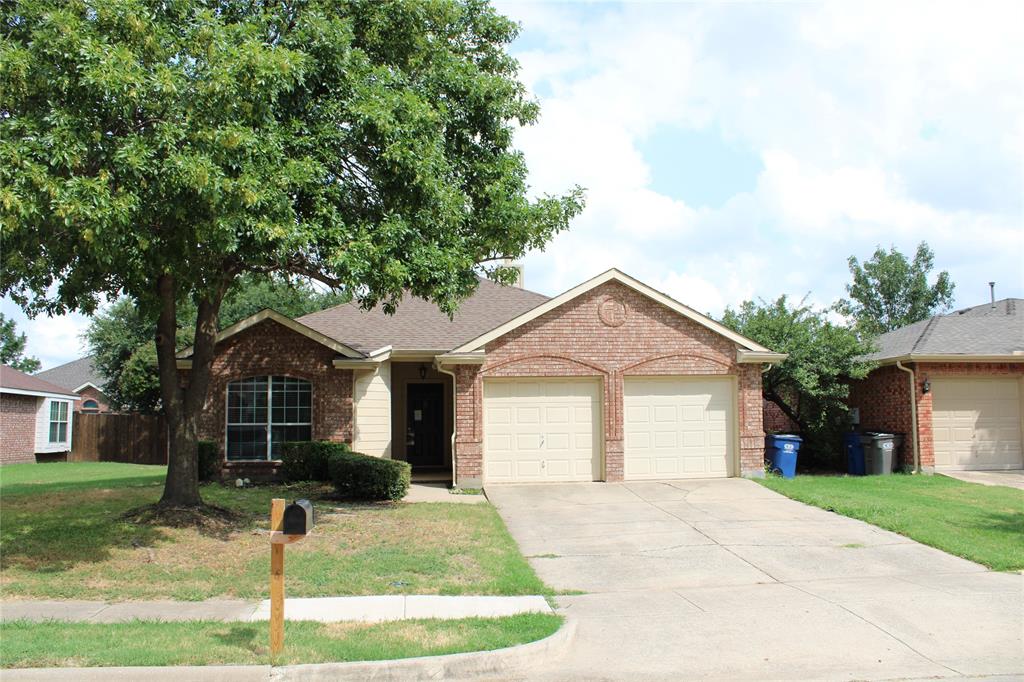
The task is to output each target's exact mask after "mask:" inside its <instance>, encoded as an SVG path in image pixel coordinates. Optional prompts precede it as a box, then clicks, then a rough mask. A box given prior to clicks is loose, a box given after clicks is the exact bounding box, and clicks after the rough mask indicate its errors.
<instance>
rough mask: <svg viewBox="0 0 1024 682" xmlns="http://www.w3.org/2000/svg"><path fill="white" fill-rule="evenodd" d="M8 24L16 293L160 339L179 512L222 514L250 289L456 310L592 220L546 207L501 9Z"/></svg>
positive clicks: (203, 2)
mask: <svg viewBox="0 0 1024 682" xmlns="http://www.w3.org/2000/svg"><path fill="white" fill-rule="evenodd" d="M0 25H2V31H3V38H4V39H3V41H2V44H0V226H2V230H3V240H4V250H3V253H2V254H0V264H2V268H0V295H2V294H9V295H10V296H11V297H12V298H13V299H14V300H15V301H17V302H18V303H19V304H20V305H21V306H22V307H23V308H24V309H25V310H27V311H29V312H33V313H38V312H46V313H51V314H54V313H61V312H64V311H67V310H81V311H84V312H91V311H93V310H94V309H95V307H96V305H97V303H98V302H99V301H100V300H101V299H102V298H103V297H107V298H114V297H117V296H120V295H125V296H127V297H129V298H131V299H132V300H134V301H136V302H137V303H138V304H139V306H140V309H141V310H142V311H143V315H144V317H146V318H147V319H152V318H155V319H156V320H157V330H156V334H155V342H156V351H157V359H158V364H159V368H160V390H161V403H162V404H163V407H164V410H165V412H166V413H167V416H168V423H169V429H170V441H171V453H172V454H171V457H170V461H169V467H168V479H167V486H166V487H165V491H164V497H163V502H164V503H165V504H167V505H197V504H199V503H200V498H199V493H198V487H197V484H196V482H195V481H196V468H195V458H196V457H195V452H196V446H195V442H196V423H197V422H196V419H197V415H198V413H199V410H200V409H201V406H202V405H203V403H204V402H205V399H206V390H207V387H208V385H209V371H210V365H211V362H212V358H213V352H214V349H213V344H214V339H215V337H216V334H217V329H218V325H217V320H218V316H219V310H220V305H221V302H222V300H223V297H224V295H225V294H226V292H227V291H228V290H229V289H230V288H231V286H232V284H233V282H234V281H235V279H236V278H237V277H238V276H240V275H242V274H243V273H254V274H267V273H286V274H289V275H296V276H304V277H309V278H312V279H316V280H320V281H322V282H324V283H326V284H328V285H329V286H331V287H334V288H337V289H340V290H343V291H345V292H347V293H348V294H350V295H352V296H353V297H354V298H355V299H357V300H358V301H360V302H361V303H362V304H364V305H367V306H372V305H375V304H377V303H382V304H383V305H384V306H385V308H386V309H393V306H394V304H395V303H396V302H397V301H398V300H399V299H400V297H401V296H402V295H403V293H404V292H406V291H408V292H411V293H412V294H413V295H415V296H420V297H422V298H425V299H428V300H431V301H434V302H436V303H437V304H438V305H439V306H440V307H441V308H442V309H443V310H445V311H448V312H450V311H452V310H454V309H455V307H456V306H457V305H458V302H459V301H460V299H461V298H463V297H464V296H466V295H468V294H469V293H471V292H472V290H473V289H474V288H475V287H476V285H477V279H476V274H477V272H478V270H479V269H480V268H483V269H484V270H485V271H487V272H488V273H489V274H490V275H491V276H492V277H494V278H496V279H498V280H501V281H511V279H512V278H513V277H514V274H515V273H514V272H513V271H511V270H510V269H507V268H501V267H500V266H499V265H498V264H499V263H501V260H500V259H502V258H519V257H521V256H523V255H524V254H525V253H526V251H528V250H530V249H535V248H543V247H544V245H545V244H546V243H547V242H548V241H549V240H550V239H551V237H552V236H553V235H554V234H555V233H557V232H558V231H560V230H563V229H565V228H566V227H567V226H568V223H569V220H570V219H571V218H572V217H573V216H574V215H576V214H577V213H578V212H579V211H580V210H581V205H582V192H581V190H580V189H579V188H575V189H573V188H570V189H569V190H568V192H567V194H565V195H564V196H543V197H540V198H531V197H530V193H529V191H528V187H527V185H526V177H527V167H526V164H525V162H524V159H523V157H522V155H521V154H520V153H519V152H517V151H516V150H515V149H514V147H513V146H512V138H513V134H514V132H515V130H516V128H517V127H519V126H522V125H528V124H531V123H533V122H534V121H535V120H536V119H537V116H538V107H537V105H536V103H535V102H533V101H531V100H530V99H529V98H528V97H527V96H526V94H525V89H524V87H523V85H522V84H521V83H520V82H519V81H518V80H517V71H518V64H517V63H516V61H515V60H514V59H513V58H512V57H510V56H509V55H508V53H507V52H506V50H505V46H506V45H507V44H508V43H509V42H510V41H511V40H513V39H514V38H515V36H516V34H517V31H518V28H517V26H516V24H515V23H513V22H512V21H510V20H508V19H506V18H504V17H502V16H500V15H499V14H498V13H496V12H495V11H494V9H493V8H492V7H490V5H489V4H487V3H486V2H484V1H483V0H463V1H461V2H457V1H455V0H449V1H445V0H392V1H389V2H380V1H377V0H348V1H345V0H306V1H304V2H267V1H262V0H255V1H254V0H176V1H175V2H156V1H153V0H14V1H12V2H6V3H4V4H3V5H2V6H0ZM185 301H190V302H191V304H192V305H194V306H195V310H196V329H195V334H194V339H193V343H192V344H191V345H192V346H193V347H194V349H195V351H194V355H193V361H192V369H191V370H190V372H189V376H188V381H187V383H184V385H183V382H182V381H181V377H179V375H178V370H177V368H176V362H175V358H174V352H175V348H176V338H175V337H176V335H177V330H178V327H179V324H178V320H179V315H178V305H179V304H181V303H182V302H185Z"/></svg>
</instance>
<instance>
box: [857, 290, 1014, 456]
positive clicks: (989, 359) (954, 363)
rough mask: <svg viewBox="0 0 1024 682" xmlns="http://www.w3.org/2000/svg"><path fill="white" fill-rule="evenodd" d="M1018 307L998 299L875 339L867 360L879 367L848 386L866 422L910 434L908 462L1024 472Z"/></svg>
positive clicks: (866, 425)
mask: <svg viewBox="0 0 1024 682" xmlns="http://www.w3.org/2000/svg"><path fill="white" fill-rule="evenodd" d="M1022 305H1024V300H1022V299H1015V298H1008V299H1004V300H1001V301H994V302H992V303H988V304H985V305H979V306H974V307H971V308H966V309H964V310H958V311H956V312H953V313H949V314H948V315H938V316H936V317H932V318H930V319H928V320H923V321H921V322H916V323H914V324H911V325H908V326H906V327H903V328H901V329H896V330H894V331H891V332H889V333H887V334H883V335H882V336H881V337H879V339H878V346H879V350H878V351H877V352H876V353H874V354H872V355H870V356H868V359H870V360H873V361H875V362H877V363H879V365H880V366H879V367H878V368H877V369H875V370H874V371H873V372H871V374H870V375H869V376H868V377H867V378H866V379H864V380H863V381H860V382H857V383H855V384H854V385H853V386H852V387H851V392H850V401H849V403H850V406H851V407H855V408H857V411H858V412H859V419H860V426H861V428H862V429H865V430H874V431H889V432H895V433H901V434H905V435H909V438H908V439H906V442H905V443H904V447H903V448H902V454H901V457H902V463H903V465H904V466H905V467H907V468H912V467H914V466H915V458H916V459H917V466H919V467H920V469H921V470H923V471H932V470H940V471H941V470H942V469H977V470H986V469H989V470H992V469H1021V468H1024V454H1022V453H1024V448H1022V440H1024V439H1022V431H1024V412H1022V409H1021V408H1022V400H1021V395H1022V393H1024V314H1022V313H1024V311H1022ZM912 387H913V388H912Z"/></svg>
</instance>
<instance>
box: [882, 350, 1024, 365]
mask: <svg viewBox="0 0 1024 682" xmlns="http://www.w3.org/2000/svg"><path fill="white" fill-rule="evenodd" d="M868 362H875V363H877V364H879V365H883V366H884V365H895V364H896V363H897V362H1024V353H1016V352H1014V353H1011V354H1002V355H968V354H966V353H964V354H959V355H955V354H949V355H935V354H929V355H924V354H916V353H911V354H909V355H900V356H898V357H892V358H883V359H881V360H868Z"/></svg>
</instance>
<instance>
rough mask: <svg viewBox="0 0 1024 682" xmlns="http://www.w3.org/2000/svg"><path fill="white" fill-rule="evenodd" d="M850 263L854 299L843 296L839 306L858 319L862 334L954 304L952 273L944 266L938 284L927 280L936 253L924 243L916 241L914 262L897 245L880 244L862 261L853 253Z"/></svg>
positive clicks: (916, 319) (848, 289)
mask: <svg viewBox="0 0 1024 682" xmlns="http://www.w3.org/2000/svg"><path fill="white" fill-rule="evenodd" d="M848 263H849V266H850V273H851V274H852V275H853V282H851V283H850V284H847V285H846V293H847V294H848V295H849V296H850V298H849V299H843V300H840V301H839V302H838V303H836V306H835V307H836V310H837V311H838V312H840V313H842V314H844V315H848V316H850V317H852V318H853V319H854V320H856V323H857V328H858V330H860V331H861V332H862V333H864V334H867V335H876V334H882V333H884V332H888V331H892V330H893V329H899V328H900V327H905V326H906V325H908V324H911V323H913V322H919V321H920V320H924V319H927V318H929V317H931V316H932V315H935V314H936V313H939V312H942V311H945V310H949V308H950V306H951V305H952V304H953V288H954V285H953V282H952V280H951V279H950V277H949V273H948V272H946V271H945V270H943V271H942V272H940V273H939V274H938V277H937V278H936V280H935V284H931V285H930V284H928V273H930V272H931V271H932V269H933V267H934V265H935V254H934V253H932V250H931V249H930V248H929V247H928V244H927V243H926V242H921V243H920V244H918V246H917V252H916V253H915V254H914V260H913V261H909V260H907V257H906V256H904V255H903V254H902V253H900V252H899V251H897V250H896V248H895V247H890V248H889V250H888V251H886V250H885V249H883V248H882V247H881V246H879V247H878V248H877V249H875V253H874V255H873V256H872V257H871V259H870V260H867V261H864V264H863V265H861V264H860V263H859V262H858V261H857V258H856V257H855V256H850V259H849V261H848Z"/></svg>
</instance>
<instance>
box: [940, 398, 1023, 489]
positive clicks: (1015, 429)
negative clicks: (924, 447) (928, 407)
mask: <svg viewBox="0 0 1024 682" xmlns="http://www.w3.org/2000/svg"><path fill="white" fill-rule="evenodd" d="M932 439H933V442H934V445H935V466H936V467H939V468H946V469H979V470H984V469H1019V468H1021V467H1022V466H1024V457H1022V443H1021V396H1020V381H1019V380H1017V379H965V378H956V379H952V378H948V379H947V378H943V379H940V378H936V379H934V380H933V381H932Z"/></svg>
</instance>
